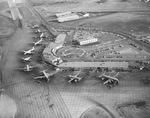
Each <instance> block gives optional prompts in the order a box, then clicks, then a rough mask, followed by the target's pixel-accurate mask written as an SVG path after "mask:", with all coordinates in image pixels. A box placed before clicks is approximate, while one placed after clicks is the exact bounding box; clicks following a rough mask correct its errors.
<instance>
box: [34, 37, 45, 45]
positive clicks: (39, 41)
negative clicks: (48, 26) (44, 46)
mask: <svg viewBox="0 0 150 118" xmlns="http://www.w3.org/2000/svg"><path fill="white" fill-rule="evenodd" d="M42 41H43V39H42V38H41V39H40V40H38V41H37V42H34V46H36V45H41V42H42Z"/></svg>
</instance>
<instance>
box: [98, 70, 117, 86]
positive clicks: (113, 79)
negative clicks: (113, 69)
mask: <svg viewBox="0 0 150 118" xmlns="http://www.w3.org/2000/svg"><path fill="white" fill-rule="evenodd" d="M118 75H119V72H118V73H117V74H116V75H115V76H109V75H105V73H103V74H102V75H100V76H99V78H101V80H102V81H103V84H104V85H106V84H107V85H108V86H109V87H113V86H115V85H118V83H119V80H118V78H117V76H118Z"/></svg>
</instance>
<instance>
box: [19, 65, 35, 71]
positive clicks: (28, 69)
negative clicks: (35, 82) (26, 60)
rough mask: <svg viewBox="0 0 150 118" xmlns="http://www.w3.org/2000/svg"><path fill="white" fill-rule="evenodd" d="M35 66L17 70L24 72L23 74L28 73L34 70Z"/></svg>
mask: <svg viewBox="0 0 150 118" xmlns="http://www.w3.org/2000/svg"><path fill="white" fill-rule="evenodd" d="M35 67H36V66H30V65H26V66H25V67H24V68H19V70H22V71H25V72H30V71H32V70H33V68H35Z"/></svg>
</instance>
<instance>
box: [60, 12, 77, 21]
mask: <svg viewBox="0 0 150 118" xmlns="http://www.w3.org/2000/svg"><path fill="white" fill-rule="evenodd" d="M79 18H80V17H79V16H78V15H77V14H68V15H64V16H60V17H58V18H57V20H58V22H65V21H71V20H76V19H79Z"/></svg>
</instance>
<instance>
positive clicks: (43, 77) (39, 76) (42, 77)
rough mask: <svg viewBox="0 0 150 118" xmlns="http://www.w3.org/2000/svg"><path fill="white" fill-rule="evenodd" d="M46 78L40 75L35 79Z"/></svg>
mask: <svg viewBox="0 0 150 118" xmlns="http://www.w3.org/2000/svg"><path fill="white" fill-rule="evenodd" d="M43 78H46V77H45V76H38V77H34V79H43Z"/></svg>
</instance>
